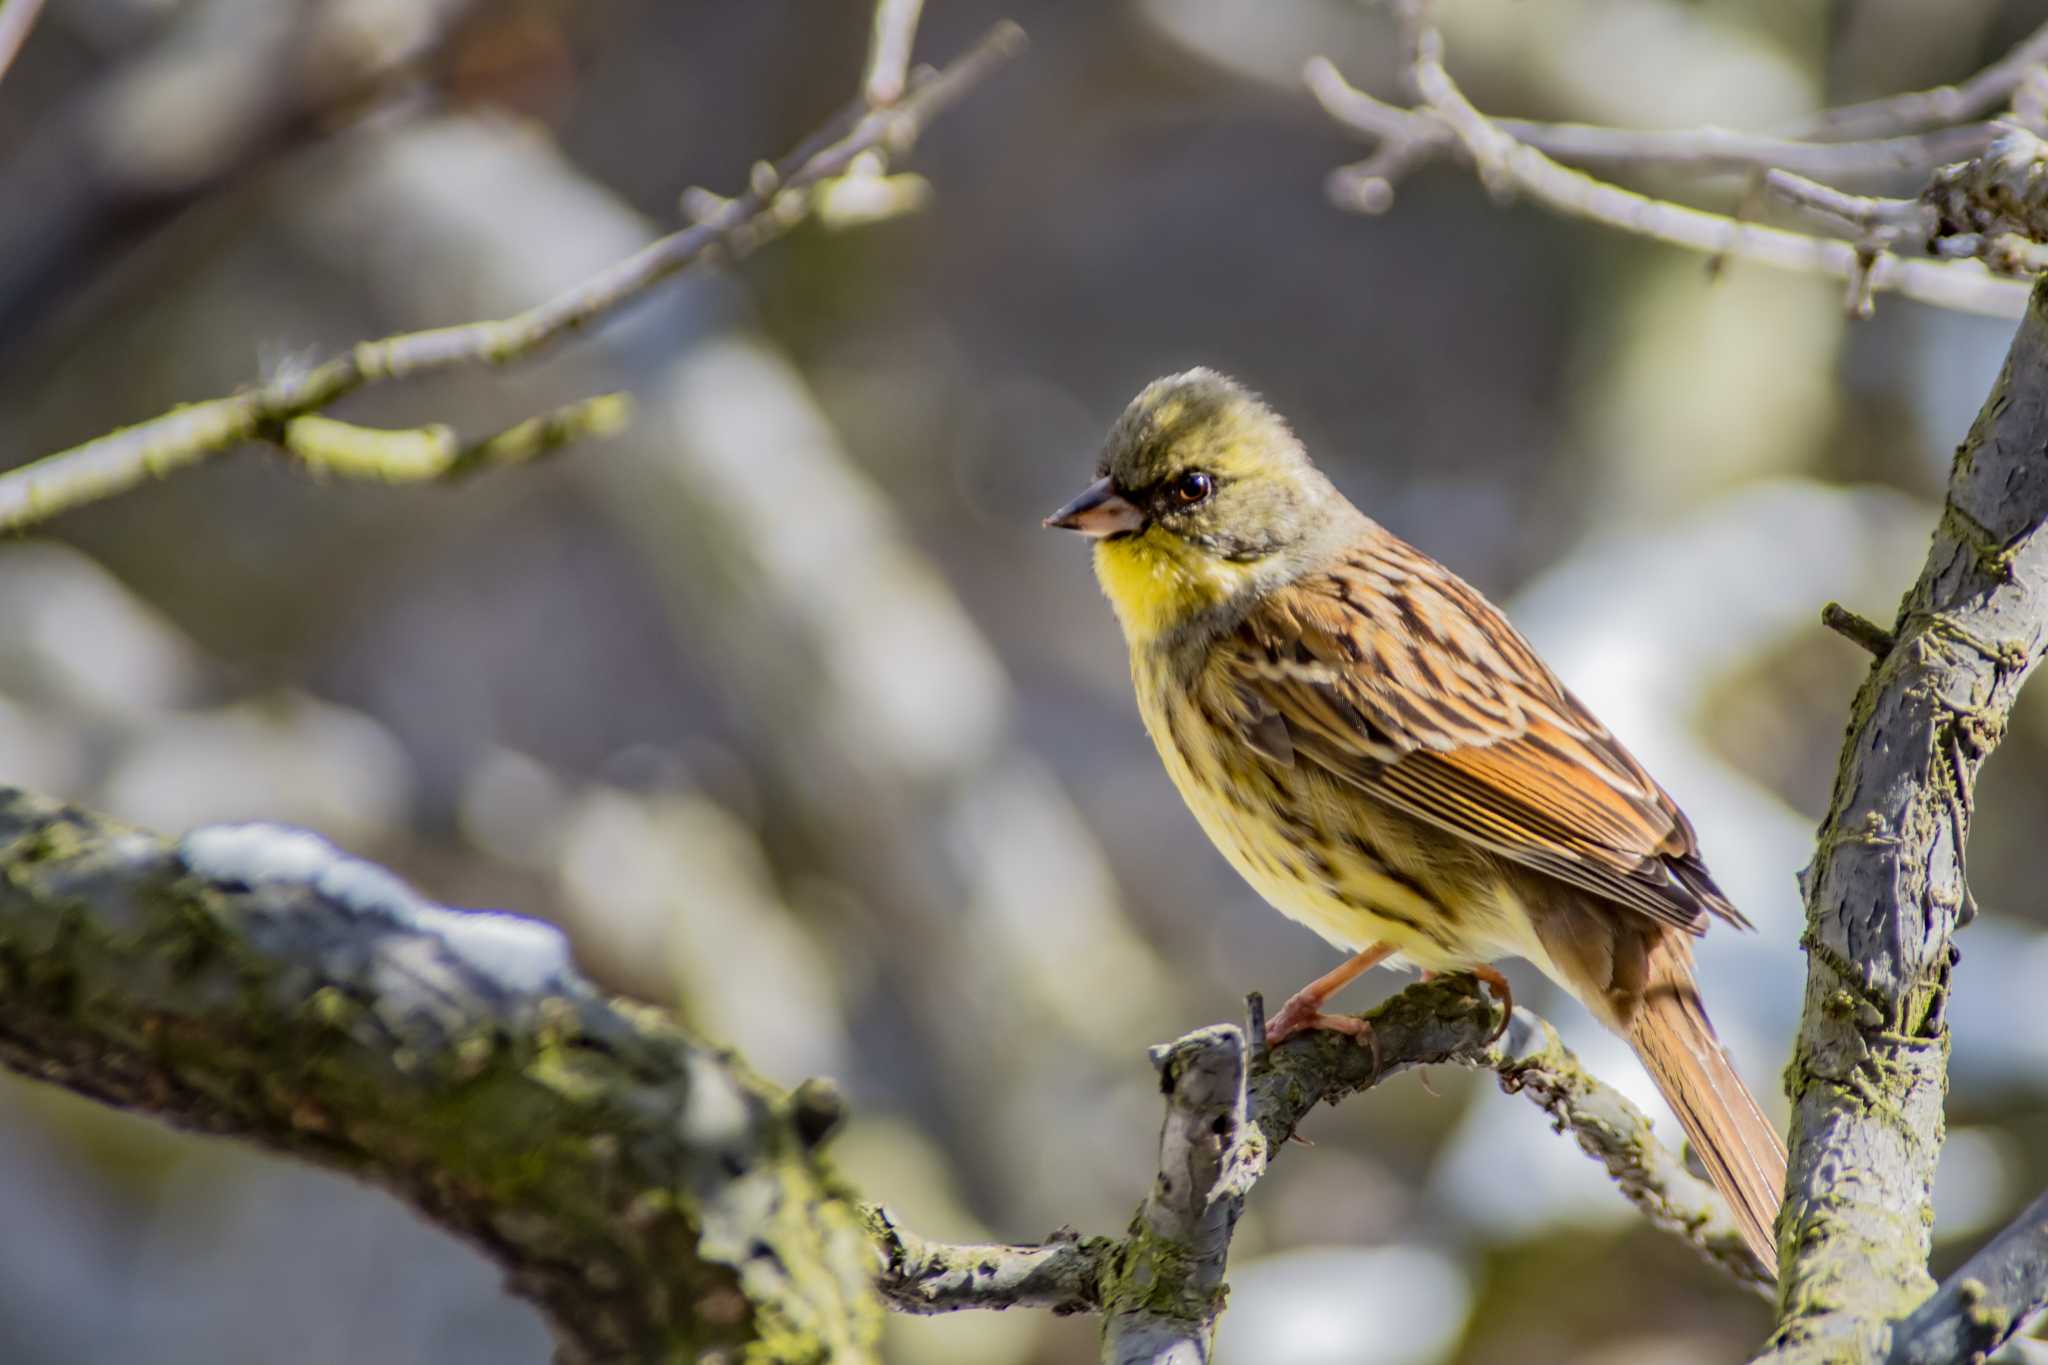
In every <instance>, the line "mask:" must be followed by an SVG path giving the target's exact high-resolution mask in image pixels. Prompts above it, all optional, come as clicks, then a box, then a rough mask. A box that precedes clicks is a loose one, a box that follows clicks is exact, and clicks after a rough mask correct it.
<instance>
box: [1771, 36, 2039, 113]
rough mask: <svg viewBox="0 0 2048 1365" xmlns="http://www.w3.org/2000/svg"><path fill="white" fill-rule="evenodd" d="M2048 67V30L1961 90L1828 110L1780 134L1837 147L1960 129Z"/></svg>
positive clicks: (1946, 88)
mask: <svg viewBox="0 0 2048 1365" xmlns="http://www.w3.org/2000/svg"><path fill="white" fill-rule="evenodd" d="M2043 62H2048V24H2043V25H2042V26H2041V27H2039V28H2037V29H2035V30H2034V31H2033V32H2032V33H2030V34H2028V35H2027V37H2026V38H2025V39H2023V40H2022V41H2021V42H2020V43H2019V45H2018V46H2016V47H2014V48H2013V49H2012V50H2011V51H2009V52H2007V53H2006V54H2005V55H2004V56H2003V57H2000V58H1999V59H1998V60H1997V61H1995V62H1993V63H1992V64H1991V65H1989V66H1987V67H1985V68H1984V69H1983V70H1982V71H1979V72H1978V73H1977V74H1976V75H1974V76H1972V77H1970V78H1969V79H1968V80H1966V81H1964V82H1963V83H1962V84H1960V85H1938V86H1936V87H1934V88H1933V89H1932V90H1913V91H1908V92H1907V93H1905V94H1901V95H1887V96H1885V97H1884V98H1883V99H1875V100H1867V101H1865V102H1864V103H1862V104H1848V105H1842V106H1840V107H1838V108H1834V109H1823V110H1821V111H1820V112H1819V113H1817V114H1809V115H1807V116H1806V117H1805V118H1801V119H1795V120H1793V121H1792V122H1790V123H1787V124H1786V125H1784V126H1783V127H1782V128H1780V129H1779V132H1780V134H1781V135H1782V136H1785V137H1790V138H1804V139H1811V140H1815V141H1828V142H1836V141H1842V140H1844V139H1849V138H1873V137H1887V136H1889V135H1891V134H1894V133H1898V132H1902V131H1904V130H1905V129H1908V128H1924V127H1927V126H1929V125H1931V124H1937V123H1959V122H1961V121H1962V120H1964V119H1971V118H1977V117H1979V116H1980V115H1983V114H1987V113H1989V112H1991V111H1992V110H1993V109H1996V108H1997V107H1998V106H1999V103H2000V102H2001V101H2003V100H2004V99H2005V98H2006V96H2008V95H2010V94H2012V92H2013V91H2014V90H2016V89H2018V88H2019V84H2020V82H2021V81H2022V80H2024V79H2025V78H2026V75H2027V72H2028V71H2030V70H2032V69H2033V68H2035V67H2037V66H2039V65H2041V64H2042V63H2043Z"/></svg>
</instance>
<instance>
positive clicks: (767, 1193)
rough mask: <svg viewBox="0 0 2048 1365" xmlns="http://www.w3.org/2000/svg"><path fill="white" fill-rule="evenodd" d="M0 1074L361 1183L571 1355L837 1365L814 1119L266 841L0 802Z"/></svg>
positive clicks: (555, 938)
mask: <svg viewBox="0 0 2048 1365" xmlns="http://www.w3.org/2000/svg"><path fill="white" fill-rule="evenodd" d="M0 1002H4V1004H0V1064H4V1065H5V1066H7V1067H9V1068H11V1069H13V1070H15V1071H18V1072H20V1073H22V1074H23V1075H26V1076H30V1077H33V1078H35V1079H37V1080H42V1081H49V1082H54V1083H55V1084H58V1085H62V1086H65V1087H67V1088H68V1089H71V1090H74V1091H77V1092H78V1093H80V1094H82V1095H86V1096H89V1097H91V1098H94V1099H98V1100H102V1101H105V1102H107V1103H109V1104H113V1105H116V1106H118V1107H120V1108H124V1109H129V1110H133V1111H136V1112H139V1113H144V1114H148V1115H151V1116H153V1117H156V1118H159V1119H162V1120H164V1121H166V1122H169V1123H172V1124H175V1125H177V1126H179V1127H183V1128H188V1129H192V1130H194V1131H197V1132H202V1133H208V1134H215V1135H220V1136H231V1137H236V1138H240V1139H242V1140H245V1141H249V1142H254V1143H256V1144H258V1145H260V1146H263V1147H267V1148H269V1149H271V1150H273V1151H276V1152H281V1153H285V1154H288V1155H291V1156H296V1157H301V1158H304V1159H306V1160H308V1161H312V1162H314V1163H316V1164H318V1165H321V1166H325V1167H328V1168H330V1169H333V1170H337V1171H341V1172H344V1173H346V1174H349V1175H353V1176H356V1177H358V1178H360V1179H364V1180H367V1181H370V1182H372V1183H374V1184H377V1185H380V1186H382V1187H384V1188H385V1189H387V1190H389V1191H391V1192H392V1193H393V1194H395V1195H396V1196H398V1197H399V1198H400V1199H403V1200H404V1201H406V1202H407V1203H409V1204H411V1205H412V1206H413V1207H414V1208H416V1209H417V1210H418V1211H419V1212H420V1213H421V1214H423V1215H424V1216H426V1217H427V1218H429V1219H431V1220H433V1221H434V1222H436V1223H438V1224H440V1225H441V1226H443V1227H445V1228H447V1229H448V1230H450V1231H451V1232H454V1233H455V1234H457V1235H458V1236H460V1237H462V1238H464V1239H465V1240H467V1241H468V1242H470V1243H471V1244H473V1245H474V1246H476V1247H477V1248H478V1249H479V1250H480V1251H481V1252H483V1254H485V1255H486V1256H488V1257H490V1258H491V1259H492V1260H494V1261H496V1262H497V1263H498V1264H499V1265H500V1266H501V1267H502V1268H503V1269H504V1271H505V1274H506V1280H507V1284H508V1286H509V1287H510V1289H511V1290H512V1292H514V1293H516V1294H518V1295H520V1296H522V1297H524V1298H527V1299H530V1300H531V1301H533V1302H534V1303H535V1304H536V1305H537V1306H538V1307H539V1308H540V1309H541V1311H542V1312H543V1313H544V1314H545V1315H546V1317H547V1319H548V1322H549V1323H550V1325H551V1326H552V1328H553V1330H554V1332H555V1335H556V1338H557V1340H558V1341H559V1342H560V1344H561V1356H560V1358H561V1359H562V1360H563V1361H565V1362H576V1363H578V1365H580V1363H581V1362H599V1361H606V1362H609V1361H622V1360H631V1361H666V1360H683V1359H688V1360H698V1359H704V1358H707V1357H708V1355H709V1354H710V1353H714V1352H726V1353H728V1354H729V1358H731V1359H739V1358H741V1354H742V1352H744V1358H745V1359H747V1360H749V1361H763V1362H767V1361H788V1362H798V1361H802V1362H813V1361H823V1360H828V1359H829V1360H861V1359H867V1358H869V1357H870V1355H871V1353H872V1349H873V1346H874V1342H875V1339H876V1336H877V1332H878V1326H879V1311H880V1310H879V1305H878V1304H877V1302H876V1300H875V1298H874V1295H873V1293H872V1291H871V1290H870V1287H869V1277H870V1273H871V1268H872V1263H873V1253H872V1251H871V1250H870V1246H869V1239H868V1235H867V1232H866V1230H865V1228H864V1227H863V1225H862V1223H861V1219H860V1214H859V1212H858V1210H856V1209H855V1208H854V1207H853V1206H851V1205H850V1204H848V1203H846V1202H845V1201H844V1200H843V1199H841V1198H840V1197H839V1196H838V1195H837V1194H836V1193H835V1192H834V1191H833V1188H832V1186H831V1183H830V1181H829V1178H828V1176H827V1174H826V1173H825V1171H824V1170H823V1169H822V1168H821V1166H820V1165H819V1163H818V1161H817V1158H816V1155H815V1152H814V1150H813V1148H814V1147H815V1145H816V1141H817V1140H818V1138H819V1137H820V1136H821V1132H822V1129H821V1127H820V1125H818V1124H816V1123H812V1122H807V1121H806V1120H805V1117H804V1115H803V1113H802V1112H800V1111H801V1109H802V1106H801V1105H798V1104H795V1103H792V1102H791V1101H790V1100H789V1099H787V1098H786V1097H784V1096H782V1095H780V1094H779V1093H778V1092H776V1091H775V1090H774V1089H772V1088H771V1087H769V1086H768V1085H766V1084H765V1083H764V1082H762V1081H760V1080H758V1079H757V1078H755V1077H754V1076H752V1075H751V1074H749V1073H748V1072H747V1071H746V1070H745V1068H744V1067H743V1066H742V1065H740V1064H739V1063H738V1062H736V1061H735V1060H734V1059H733V1058H732V1057H731V1056H730V1055H729V1054H726V1053H722V1052H719V1051H717V1050H714V1049H712V1048H710V1047H708V1046H705V1045H704V1044H702V1043H700V1042H698V1041H697V1040H696V1039H694V1038H691V1037H690V1036H688V1035H687V1034H685V1033H683V1032H682V1031H681V1030H680V1029H679V1028H678V1027H677V1026H676V1025H675V1023H674V1022H673V1021H672V1020H671V1019H670V1018H669V1016H667V1015H666V1014H663V1013H660V1012H658V1011H654V1010H649V1009H643V1008H637V1007H634V1006H631V1005H628V1004H625V1003H623V1002H618V1001H613V1000H608V999H606V998H605V997H604V996H603V995H601V994H600V993H599V992H598V991H597V990H595V989H594V988H593V987H592V986H591V985H590V984H589V983H588V982H587V981H585V980H584V979H583V978H582V977H581V976H580V975H578V974H577V973H576V971H575V969H574V967H573V966H572V965H571V964H570V962H569V959H568V954H567V951H566V949H565V947H564V945H563V941H562V938H561V936H560V934H559V933H558V932H556V931H555V930H554V929H552V928H551V927H549V926H547V925H544V924H541V923H539V922H538V921H533V920H525V919H519V918H515V917H513V916H509V915H490V914H469V913H462V912H456V911H450V910H446V909H443V908H442V907H439V906H436V905H432V904H429V903H427V902H425V901H423V900H421V899H420V898H419V897H417V896H416V895H414V894H413V893H412V892H411V891H410V890H408V889H407V888H406V887H405V886H404V885H403V884H402V883H400V882H399V881H398V880H397V879H396V878H394V877H392V876H391V874H390V873H388V872H385V871H383V870H382V869H380V868H377V867H374V866H372V865H370V864H367V863H363V862H360V861H357V860H355V859H351V858H347V857H344V856H343V855H341V854H340V853H338V852H337V851H336V850H334V849H333V848H332V847H331V846H329V845H327V844H326V843H324V842H323V841H321V840H319V839H317V838H316V837H314V836H312V835H309V834H306V833H303V832H301V831H296V830H289V829H284V828H281V827H277V826H260V825H259V826H231V827H214V828H211V829H205V830H200V831H196V832H195V833H193V834H192V835H190V836H188V837H187V838H186V839H185V840H184V841H182V843H180V844H178V845H176V846H173V845H172V844H170V843H168V842H166V841H164V840H162V839H158V838H155V837H153V836H151V835H148V834H144V833H142V832H140V831H137V830H134V829H130V828H127V827H124V826H121V825H118V824H115V823H114V822H112V821H108V820H103V819H100V818H98V817H95V816H92V815H89V814H86V813H85V812H82V811H79V810H76V809H72V808H70V807H66V806H62V805H59V804H57V803H55V802H52V801H49V800H46V799H42V798H38V797H33V796H29V795H27V794H25V793H22V792H20V791H18V790H14V789H11V788H0Z"/></svg>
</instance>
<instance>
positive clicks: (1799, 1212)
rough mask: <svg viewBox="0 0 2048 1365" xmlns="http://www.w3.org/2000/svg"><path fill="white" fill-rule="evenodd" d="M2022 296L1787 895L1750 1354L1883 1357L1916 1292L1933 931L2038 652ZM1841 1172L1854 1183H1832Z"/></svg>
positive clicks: (2047, 470) (2042, 327) (2033, 361)
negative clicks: (1780, 1208) (1781, 1248)
mask: <svg viewBox="0 0 2048 1365" xmlns="http://www.w3.org/2000/svg"><path fill="white" fill-rule="evenodd" d="M2043 288H2044V286H2037V287H2036V290H2035V293H2034V295H2033V297H2032V299H2031V301H2030V303H2029V305H2028V308H2027V313H2026V317H2025V319H2024V320H2023V321H2022V322H2021V324H2020V326H2019V330H2018V332H2017V333H2016V334H2015V336H2014V338H2013V342H2012V349H2011V351H2010V353H2009V354H2008V356H2007V359H2006V363H2005V368H2004V370H2003V371H2002V372H2001V374H2000V375H1999V378H1998V382H1997V383H1996V384H1995V385H1994V386H1993V388H1992V391H1991V393H1990V395H1989V396H1988V397H1987V398H1986V400H1985V404H1984V407H1983V408H1982V410H1981V411H1980V413H1979V415H1978V417H1977V421H1976V423H1975V424H1974V425H1973V426H1972V428H1971V430H1970V434H1969V436H1968V438H1967V439H1966V440H1965V441H1964V442H1963V444H1962V446H1961V447H1960V448H1959V449H1958V451H1957V453H1956V459H1955V463H1954V466H1953V469H1952V472H1951V474H1950V477H1949V491H1948V500H1947V504H1946V510H1945V513H1944V515H1943V518H1942V521H1941V525H1940V526H1939V528H1938V529H1937V530H1936V532H1935V536H1934V544H1933V546H1932V548H1931V549H1930V551H1929V553H1928V558H1927V564H1926V567H1925V568H1924V569H1923V570H1922V572H1921V576H1920V580H1919V582H1918V583H1916V584H1915V585H1914V587H1913V589H1912V590H1911V591H1910V592H1909V593H1908V594H1907V596H1906V599H1905V601H1904V603H1903V604H1902V605H1901V608H1900V612H1899V617H1898V620H1899V626H1898V630H1897V636H1896V639H1895V641H1894V642H1893V643H1892V646H1891V648H1890V649H1888V650H1887V651H1886V652H1885V654H1884V655H1883V657H1882V658H1881V659H1879V660H1878V661H1877V662H1876V663H1874V664H1873V665H1872V668H1871V672H1870V675H1869V677H1868V678H1867V679H1866V681H1865V682H1864V685H1863V688H1862V691H1861V692H1860V693H1859V695H1858V696H1857V699H1856V702H1855V706H1854V709H1853V711H1852V713H1851V716H1852V720H1851V723H1850V728H1849V736H1848V739H1847V742H1846V743H1845V745H1844V747H1843V752H1842V760H1841V767H1840V770H1839V772H1838V773H1837V775H1836V779H1835V790H1834V798H1833V801H1832V803H1831V807H1830V810H1829V812H1828V816H1827V820H1826V822H1825V823H1824V824H1823V825H1822V827H1821V833H1820V841H1819V847H1818V849H1817V851H1816V853H1815V855H1814V860H1813V863H1812V865H1811V866H1810V867H1809V868H1808V869H1807V871H1806V874H1805V876H1804V877H1803V879H1802V884H1803V886H1804V887H1805V891H1806V904H1807V930H1806V935H1805V940H1804V943H1805V947H1806V950H1807V958H1808V967H1807V986H1806V1002H1805V1010H1804V1016H1803V1018H1802V1021H1801V1025H1800V1035H1799V1043H1798V1048H1797V1051H1796V1053H1795V1054H1794V1060H1793V1064H1792V1067H1791V1069H1790V1071H1789V1072H1788V1074H1787V1080H1786V1085H1787V1088H1788V1090H1789V1091H1790V1092H1791V1094H1792V1097H1793V1124H1792V1136H1791V1179H1790V1184H1789V1188H1788V1190H1787V1193H1786V1208H1785V1215H1784V1219H1783V1222H1782V1227H1783V1240H1784V1245H1785V1248H1786V1260H1785V1264H1784V1266H1783V1273H1782V1277H1781V1284H1782V1293H1783V1300H1782V1302H1783V1305H1784V1306H1783V1310H1782V1311H1783V1315H1784V1320H1783V1321H1782V1322H1781V1324H1780V1326H1779V1331H1778V1333H1777V1335H1776V1336H1775V1337H1774V1338H1773V1341H1772V1346H1771V1349H1770V1351H1769V1352H1768V1353H1767V1357H1766V1358H1770V1359H1774V1360H1779V1361H1801V1362H1806V1361H1820V1360H1829V1361H1832V1360H1840V1359H1845V1358H1855V1359H1870V1358H1878V1357H1881V1356H1882V1354H1883V1339H1884V1337H1885V1336H1886V1334H1887V1322H1888V1321H1889V1320H1890V1319H1892V1318H1894V1317H1896V1316H1897V1315H1898V1307H1899V1303H1900V1301H1901V1299H1902V1298H1903V1299H1905V1300H1906V1301H1907V1302H1911V1301H1912V1300H1913V1299H1914V1298H1917V1297H1919V1296H1920V1295H1921V1294H1925V1293H1928V1292H1931V1291H1932V1290H1933V1287H1934V1286H1933V1284H1932V1282H1931V1281H1930V1280H1929V1278H1928V1274H1927V1251H1928V1245H1927V1225H1928V1221H1927V1215H1928V1210H1929V1200H1930V1197H1931V1196H1930V1191H1931V1189H1932V1186H1933V1179H1934V1163H1935V1157H1936V1156H1937V1154H1938V1153H1939V1152H1940V1150H1941V1135H1942V1102H1943V1097H1944V1095H1945V1094H1946V1091H1947V1075H1948V1065H1947V1059H1948V1024H1947V1018H1946V1003H1947V997H1948V991H1949V985H1950V972H1951V968H1952V966H1953V962H1954V959H1953V956H1952V954H1951V951H1950V940H1951V935H1952V934H1953V933H1954V931H1955V929H1956V928H1957V926H1958V925H1959V924H1960V923H1961V922H1962V921H1963V920H1964V918H1965V917H1966V914H1967V907H1968V906H1969V904H1970V900H1969V895H1968V890H1967V878H1966V875H1965V872H1964V866H1963V850H1964V846H1965V841H1966V839H1967V836H1968V829H1969V814H1970V809H1971V786H1972V784H1973V783H1974V781H1975V778H1976V774H1977V770H1978V766H1979V765H1980V764H1981V763H1982V762H1983V760H1984V758H1985V756H1986V755H1988V754H1989V753H1990V751H1991V749H1992V748H1993V747H1994V746H1995V745H1996V744H1997V742H1998V739H1999V737H2000V735H2002V734H2003V732H2004V730H2005V725H2006V717H2007V714H2008V712H2009V711H2010V709H2011V707H2012V705H2013V702H2014V700H2015V698H2016V697H2017V696H2018V693H2019V688H2020V686H2021V684H2022V683H2023V682H2024V681H2025V680H2026V678H2027V675H2028V674H2029V673H2030V672H2031V671H2032V669H2033V667H2034V665H2035V664H2036V663H2037V662H2039V660H2040V658H2041V656H2042V652H2043V649H2044V647H2048V530H2044V529H2043V528H2044V526H2048V462H2044V461H2043V460H2042V458H2041V455H2040V452H2041V450H2042V449H2043V448H2044V446H2048V294H2044V293H2043V292H2042V291H2043ZM1843 1172H1854V1173H1855V1178H1854V1179H1844V1178H1843V1176H1842V1173H1843Z"/></svg>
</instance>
